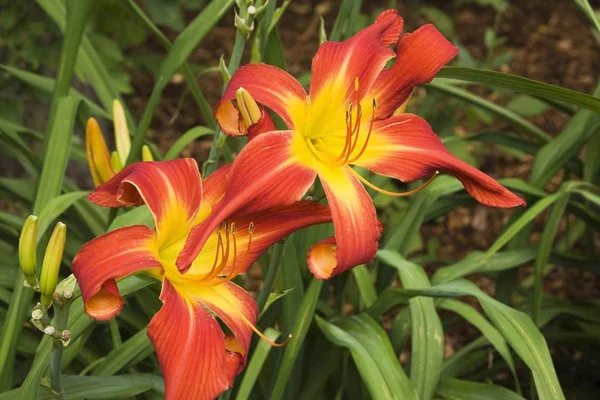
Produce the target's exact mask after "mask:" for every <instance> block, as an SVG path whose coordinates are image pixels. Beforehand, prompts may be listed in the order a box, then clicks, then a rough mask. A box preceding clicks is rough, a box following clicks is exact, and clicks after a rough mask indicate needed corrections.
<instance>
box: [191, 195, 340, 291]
mask: <svg viewBox="0 0 600 400" xmlns="http://www.w3.org/2000/svg"><path fill="white" fill-rule="evenodd" d="M331 221H332V219H331V212H330V210H329V207H327V206H326V205H323V204H319V203H316V202H313V201H308V200H305V201H299V202H297V203H294V204H291V205H288V206H282V207H275V208H270V209H268V210H264V211H259V212H255V213H250V214H243V215H239V214H236V215H233V216H232V217H231V218H230V219H229V223H228V227H227V228H224V227H222V228H221V237H222V240H223V241H226V240H228V241H229V250H230V253H229V256H228V258H227V261H226V264H225V267H224V268H223V271H222V273H221V274H228V273H235V275H238V274H243V273H245V272H246V270H247V269H248V268H249V267H250V266H251V265H252V264H253V263H254V262H255V261H256V260H257V259H258V257H259V256H260V255H261V254H262V253H263V252H264V251H265V250H266V249H268V248H269V247H270V246H271V245H272V244H273V243H275V242H276V241H278V240H280V239H282V238H284V237H285V236H287V235H289V234H290V233H292V232H295V231H297V230H298V229H302V228H304V227H307V226H310V225H315V224H321V223H326V222H331ZM232 226H234V227H235V228H234V229H235V234H232V233H231V232H232ZM227 236H228V237H227ZM234 236H235V253H236V254H235V256H234V255H233V251H234V246H233V239H234ZM217 244H218V241H217V234H216V233H213V234H212V235H211V236H210V237H209V239H208V240H207V241H206V243H205V244H204V246H203V247H202V250H201V251H200V253H199V254H198V256H197V257H196V259H194V262H193V263H192V267H191V268H190V269H189V271H187V273H186V274H185V276H186V278H188V279H193V278H192V277H193V276H194V275H198V276H201V275H205V274H207V273H208V272H209V271H210V270H211V269H212V266H213V265H214V260H215V258H216V257H217ZM225 246H226V245H224V247H225Z"/></svg>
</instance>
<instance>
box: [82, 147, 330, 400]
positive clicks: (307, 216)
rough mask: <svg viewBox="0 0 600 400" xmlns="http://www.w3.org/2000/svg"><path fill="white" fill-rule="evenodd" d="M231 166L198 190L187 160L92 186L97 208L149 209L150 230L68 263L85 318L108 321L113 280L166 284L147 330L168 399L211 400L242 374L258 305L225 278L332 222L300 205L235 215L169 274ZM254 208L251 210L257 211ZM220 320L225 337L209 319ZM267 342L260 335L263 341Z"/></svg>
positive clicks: (136, 167)
mask: <svg viewBox="0 0 600 400" xmlns="http://www.w3.org/2000/svg"><path fill="white" fill-rule="evenodd" d="M228 170H229V166H225V167H223V168H220V169H218V170H217V171H215V172H214V173H213V174H212V175H210V177H209V178H208V179H206V180H205V181H204V185H203V184H202V181H201V179H200V173H199V171H198V166H197V164H196V162H195V161H194V160H193V159H190V158H187V159H179V160H174V161H165V162H141V163H136V164H133V165H131V166H129V167H127V168H125V169H123V170H122V171H121V172H119V173H117V174H116V175H115V176H114V177H113V178H112V179H110V180H109V181H108V182H106V183H104V184H102V185H100V186H98V187H97V188H96V190H95V191H94V192H92V193H91V194H90V195H89V199H90V200H91V201H92V202H94V203H96V204H99V205H101V206H106V207H122V206H137V205H142V204H146V205H147V206H148V208H149V210H150V212H151V213H152V216H153V217H154V221H155V224H156V228H155V229H152V228H150V227H148V226H145V225H135V226H128V227H124V228H120V229H116V230H114V231H111V232H109V233H106V234H104V235H102V236H100V237H98V238H96V239H94V240H92V241H90V242H89V243H87V244H85V245H84V246H83V247H82V248H81V250H80V251H79V253H78V254H77V256H76V257H75V259H74V260H73V273H74V274H75V276H76V277H77V279H78V281H79V285H80V287H81V292H82V296H83V300H84V304H85V310H86V312H87V313H88V314H89V315H90V316H91V317H93V318H95V319H97V320H107V319H110V318H112V317H114V316H115V315H116V314H117V313H119V311H120V310H121V307H122V305H123V299H122V298H121V296H120V295H119V291H118V288H117V285H116V280H118V279H121V278H123V277H125V276H128V275H130V274H134V273H145V274H148V275H150V276H152V277H154V278H156V279H157V280H159V281H162V292H161V295H160V299H161V300H162V302H163V306H162V308H161V309H160V311H159V312H158V313H157V314H156V315H155V316H154V318H152V321H151V322H150V324H149V325H148V336H149V337H150V339H151V340H152V343H153V344H154V347H155V349H156V353H157V355H158V359H159V362H160V365H161V368H162V371H163V375H164V377H165V385H166V398H167V399H177V400H185V399H212V398H215V397H216V396H218V395H219V394H220V393H221V392H222V391H224V390H225V389H227V388H228V387H230V386H231V384H232V381H233V379H234V378H235V377H236V376H237V374H238V373H239V372H240V371H241V370H242V369H243V367H244V365H245V362H246V356H247V352H248V348H249V347H250V340H251V337H252V331H255V332H256V333H257V334H259V335H261V336H262V334H261V333H260V332H258V330H257V329H256V327H255V323H256V316H257V311H258V310H257V306H256V303H255V301H254V299H253V298H252V296H250V294H248V293H247V292H246V291H245V290H244V289H242V288H241V287H239V286H237V285H236V284H234V283H233V282H231V279H233V278H234V277H235V276H237V275H238V274H241V273H244V272H245V271H246V270H247V269H248V267H249V266H250V265H251V264H252V263H253V262H254V261H255V260H256V259H257V258H258V256H259V255H260V254H261V253H262V252H263V251H264V250H265V249H266V248H268V247H269V246H270V245H271V244H273V243H274V242H275V241H277V240H279V239H280V238H282V237H284V236H286V235H288V234H289V233H291V232H293V231H295V230H297V229H300V228H302V227H305V226H308V225H312V224H318V223H322V222H331V213H330V211H329V209H328V208H327V206H324V205H322V204H318V203H315V202H311V201H301V202H296V203H294V204H291V205H286V206H282V207H276V208H272V209H269V210H266V211H264V212H255V211H254V212H253V211H252V210H250V211H240V212H237V213H234V214H232V215H231V216H229V217H228V218H227V219H226V220H223V221H221V223H220V224H218V227H217V228H216V229H215V230H213V232H211V234H210V235H209V238H208V240H207V242H206V244H205V245H204V248H203V249H202V251H201V252H199V254H198V255H197V257H194V260H193V261H192V264H191V268H190V269H189V271H188V272H187V273H186V274H185V275H182V274H181V273H180V272H179V271H178V270H177V268H176V266H175V260H176V258H177V255H178V254H179V252H180V251H181V249H182V248H183V246H184V243H185V240H186V237H187V235H188V234H189V232H190V231H191V230H192V228H193V227H194V226H197V225H198V224H199V223H200V222H201V221H203V220H204V219H206V218H207V217H208V216H209V215H210V214H211V212H212V209H213V208H214V207H215V206H218V204H219V202H220V201H223V199H224V198H225V192H224V189H225V182H226V178H227V176H226V175H227V173H228ZM255 210H256V209H255ZM215 316H216V317H218V318H219V319H220V320H221V321H223V322H224V323H225V324H226V325H227V327H228V328H229V330H230V331H231V333H232V334H231V335H225V334H224V333H223V331H222V329H221V327H220V326H219V323H218V322H217V321H216V320H215ZM263 338H264V337H263Z"/></svg>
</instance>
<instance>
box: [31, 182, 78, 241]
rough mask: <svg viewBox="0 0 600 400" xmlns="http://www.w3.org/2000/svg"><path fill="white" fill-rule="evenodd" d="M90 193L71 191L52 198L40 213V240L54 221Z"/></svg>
mask: <svg viewBox="0 0 600 400" xmlns="http://www.w3.org/2000/svg"><path fill="white" fill-rule="evenodd" d="M88 193H89V192H70V193H65V194H63V195H61V196H58V197H55V198H53V199H52V200H50V201H49V202H48V203H47V204H46V205H45V206H44V208H42V211H40V213H39V215H38V217H39V221H40V222H39V227H38V241H39V240H40V238H41V237H42V236H43V235H44V233H45V232H46V229H48V227H49V226H50V224H51V223H52V221H54V220H55V219H56V218H58V217H59V216H60V215H61V214H62V213H63V212H65V211H66V210H67V209H68V208H69V207H71V206H72V205H73V204H74V203H75V202H77V201H78V200H80V199H82V198H83V197H84V196H86V195H87V194H88Z"/></svg>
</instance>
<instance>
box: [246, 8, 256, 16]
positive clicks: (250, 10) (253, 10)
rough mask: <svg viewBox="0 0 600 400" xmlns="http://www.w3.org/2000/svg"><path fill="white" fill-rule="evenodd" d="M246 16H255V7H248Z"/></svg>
mask: <svg viewBox="0 0 600 400" xmlns="http://www.w3.org/2000/svg"><path fill="white" fill-rule="evenodd" d="M248 14H249V15H254V14H256V7H254V6H250V7H248Z"/></svg>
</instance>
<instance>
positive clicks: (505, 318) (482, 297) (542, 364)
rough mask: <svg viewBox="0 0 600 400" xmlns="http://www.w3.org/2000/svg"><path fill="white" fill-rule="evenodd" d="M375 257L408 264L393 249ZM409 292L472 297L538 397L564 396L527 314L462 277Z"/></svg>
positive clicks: (547, 399)
mask: <svg viewBox="0 0 600 400" xmlns="http://www.w3.org/2000/svg"><path fill="white" fill-rule="evenodd" d="M378 257H379V258H381V259H382V260H383V261H384V262H386V263H387V264H390V265H394V266H396V267H397V268H406V266H407V265H408V264H410V263H409V262H407V261H406V260H404V258H402V256H400V255H399V254H398V253H397V252H394V251H390V250H380V251H379V252H378ZM413 265H414V264H413ZM406 295H407V294H406V293H404V294H403V296H406ZM412 295H415V296H427V297H457V296H473V297H475V298H476V299H477V300H478V301H479V303H480V304H481V306H482V307H483V310H484V311H485V313H486V314H487V316H488V317H489V318H490V320H491V321H492V323H493V324H494V325H495V326H496V328H497V329H498V330H499V331H500V332H501V333H502V335H503V336H504V338H505V339H506V341H507V342H508V343H509V344H510V346H511V347H512V348H513V350H515V352H516V353H517V354H518V355H519V356H520V357H521V359H522V360H523V361H524V362H525V364H526V365H527V366H528V367H529V369H530V370H531V372H532V374H533V378H534V381H535V387H536V389H537V392H538V395H539V397H540V399H541V400H563V399H564V398H565V396H564V394H563V392H562V388H561V386H560V383H559V381H558V377H557V376H556V371H555V370H554V364H553V362H552V358H551V357H550V351H549V350H548V346H547V344H546V340H545V339H544V335H542V333H541V332H540V331H539V329H538V328H537V327H536V326H535V324H534V323H533V321H532V320H531V318H529V316H527V315H526V314H524V313H522V312H520V311H517V310H515V309H513V308H510V307H509V306H507V305H505V304H502V303H501V302H499V301H498V300H496V299H494V298H492V297H490V296H488V295H487V294H485V293H484V292H482V291H481V289H479V288H478V287H477V286H475V285H474V284H473V283H471V282H469V281H466V280H462V279H461V280H456V281H452V282H449V283H445V284H443V285H439V286H434V287H425V288H423V289H421V290H415V289H413V293H412V294H409V296H412Z"/></svg>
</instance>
